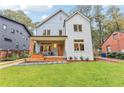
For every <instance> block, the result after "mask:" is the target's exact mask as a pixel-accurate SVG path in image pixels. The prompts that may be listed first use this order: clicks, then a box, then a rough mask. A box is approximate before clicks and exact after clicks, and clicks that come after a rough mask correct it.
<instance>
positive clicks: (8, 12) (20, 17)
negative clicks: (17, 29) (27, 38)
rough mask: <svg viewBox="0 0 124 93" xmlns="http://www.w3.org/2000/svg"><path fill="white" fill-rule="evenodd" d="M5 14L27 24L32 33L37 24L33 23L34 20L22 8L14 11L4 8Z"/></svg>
mask: <svg viewBox="0 0 124 93" xmlns="http://www.w3.org/2000/svg"><path fill="white" fill-rule="evenodd" d="M3 15H4V16H6V17H8V18H10V19H13V20H15V21H17V22H20V23H23V24H25V25H26V26H27V27H28V29H29V30H30V32H31V33H32V31H33V29H34V27H35V25H34V24H33V23H32V20H31V19H30V18H29V17H28V16H27V15H26V14H25V13H24V12H23V11H21V10H19V11H13V10H9V9H7V10H3Z"/></svg>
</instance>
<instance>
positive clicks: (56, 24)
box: [35, 12, 67, 36]
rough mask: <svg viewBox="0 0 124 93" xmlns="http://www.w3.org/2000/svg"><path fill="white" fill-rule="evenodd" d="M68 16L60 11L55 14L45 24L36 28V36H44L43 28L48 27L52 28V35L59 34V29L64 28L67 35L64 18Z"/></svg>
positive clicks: (63, 32)
mask: <svg viewBox="0 0 124 93" xmlns="http://www.w3.org/2000/svg"><path fill="white" fill-rule="evenodd" d="M66 18H67V15H65V14H64V13H62V12H59V13H58V14H56V15H55V16H53V17H52V18H51V19H49V20H48V21H46V22H45V23H44V24H42V25H41V26H40V27H38V28H37V29H36V33H35V34H36V36H42V35H43V30H45V29H47V30H50V35H51V36H58V35H59V30H62V35H65V31H64V29H63V25H64V20H65V19H66Z"/></svg>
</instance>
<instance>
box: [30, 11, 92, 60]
mask: <svg viewBox="0 0 124 93" xmlns="http://www.w3.org/2000/svg"><path fill="white" fill-rule="evenodd" d="M33 53H38V54H42V55H44V56H56V57H66V58H67V59H78V60H80V58H81V57H83V58H84V59H89V60H93V50H92V39H91V29H90V22H89V19H88V18H87V17H85V16H84V15H82V14H81V13H80V12H76V13H74V14H72V15H68V14H66V13H65V12H64V11H63V10H59V11H57V12H55V13H54V14H52V15H51V16H49V17H48V18H46V19H45V20H43V21H42V22H41V23H40V24H39V25H38V27H37V28H36V32H35V36H33V37H31V41H30V54H31V55H32V54H33Z"/></svg>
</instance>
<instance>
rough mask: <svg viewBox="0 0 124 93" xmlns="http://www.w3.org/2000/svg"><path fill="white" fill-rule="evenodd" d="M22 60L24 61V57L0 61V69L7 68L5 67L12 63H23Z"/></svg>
mask: <svg viewBox="0 0 124 93" xmlns="http://www.w3.org/2000/svg"><path fill="white" fill-rule="evenodd" d="M23 62H25V59H19V60H15V61H8V62H1V63H0V69H3V68H7V67H10V66H13V65H17V64H20V63H23Z"/></svg>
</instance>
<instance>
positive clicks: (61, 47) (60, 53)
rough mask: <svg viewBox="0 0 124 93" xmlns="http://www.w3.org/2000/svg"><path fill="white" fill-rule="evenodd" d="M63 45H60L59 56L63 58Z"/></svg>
mask: <svg viewBox="0 0 124 93" xmlns="http://www.w3.org/2000/svg"><path fill="white" fill-rule="evenodd" d="M63 48H64V46H63V44H58V56H63V50H64V49H63Z"/></svg>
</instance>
